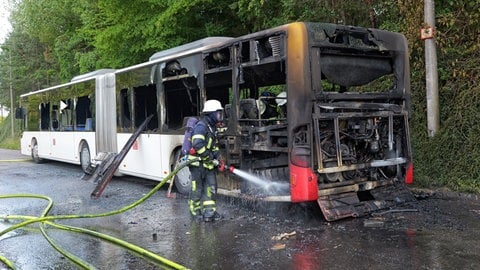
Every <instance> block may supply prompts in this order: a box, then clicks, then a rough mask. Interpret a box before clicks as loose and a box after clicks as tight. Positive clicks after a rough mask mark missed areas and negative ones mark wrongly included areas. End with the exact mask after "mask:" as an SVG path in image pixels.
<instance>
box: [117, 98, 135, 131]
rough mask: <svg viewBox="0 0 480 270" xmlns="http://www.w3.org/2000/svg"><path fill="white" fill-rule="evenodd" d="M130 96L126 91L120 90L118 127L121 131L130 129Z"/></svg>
mask: <svg viewBox="0 0 480 270" xmlns="http://www.w3.org/2000/svg"><path fill="white" fill-rule="evenodd" d="M130 99H131V95H130V91H128V89H122V90H120V102H119V104H120V112H119V122H120V123H119V125H120V128H121V130H122V131H128V130H129V129H130V128H131V127H132V113H131V111H130V105H131V102H130Z"/></svg>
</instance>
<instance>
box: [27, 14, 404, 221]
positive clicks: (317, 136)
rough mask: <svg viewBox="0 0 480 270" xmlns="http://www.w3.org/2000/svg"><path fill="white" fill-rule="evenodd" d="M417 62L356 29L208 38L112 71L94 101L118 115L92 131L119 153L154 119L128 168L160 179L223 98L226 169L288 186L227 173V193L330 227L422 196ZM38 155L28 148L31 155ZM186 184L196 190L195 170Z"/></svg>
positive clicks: (106, 113) (313, 27) (296, 27)
mask: <svg viewBox="0 0 480 270" xmlns="http://www.w3.org/2000/svg"><path fill="white" fill-rule="evenodd" d="M408 57H409V55H408V48H407V41H406V39H405V37H404V36H403V35H402V34H399V33H393V32H389V31H384V30H379V29H371V28H361V27H354V26H346V25H336V24H326V23H307V22H295V23H290V24H286V25H283V26H279V27H275V28H271V29H267V30H264V31H260V32H256V33H252V34H248V35H244V36H241V37H237V38H230V37H209V38H205V39H202V40H198V41H195V42H192V43H188V44H185V45H182V46H179V47H175V48H171V49H168V50H165V51H160V52H158V53H155V54H154V55H152V56H151V57H150V59H149V61H148V62H145V63H142V64H139V65H135V66H132V67H127V68H123V69H118V70H109V72H108V82H109V83H108V87H106V89H104V90H102V87H103V86H102V85H97V86H96V87H97V88H96V89H97V90H96V91H95V92H96V93H97V92H98V93H102V95H106V96H108V97H110V98H109V102H108V104H110V105H109V106H108V107H109V108H103V107H102V106H97V107H96V108H97V109H96V110H94V111H95V114H94V115H93V116H91V117H93V118H95V117H96V118H97V119H102V122H96V121H95V119H93V120H94V123H97V124H95V125H94V127H95V128H94V129H93V130H94V132H96V133H99V134H100V135H98V136H96V137H97V138H99V137H102V135H101V134H103V133H105V134H108V137H109V138H110V137H111V138H118V139H116V140H115V141H114V142H113V143H114V145H113V146H110V147H108V149H107V150H108V151H118V149H121V148H122V145H123V144H124V143H125V141H126V140H127V139H128V136H129V135H130V134H132V132H133V131H134V129H135V128H136V127H138V125H139V124H140V123H141V122H142V120H143V119H145V118H146V117H147V116H148V115H150V114H153V118H152V122H151V123H150V124H149V125H148V127H147V130H146V131H145V132H144V134H142V135H141V136H140V137H139V138H138V139H137V142H136V143H135V145H134V147H132V149H131V150H130V152H129V153H128V154H127V156H126V158H125V161H124V162H123V163H122V164H121V165H120V167H119V170H120V171H121V172H122V170H123V172H122V173H124V174H131V175H136V176H141V177H145V178H149V179H153V180H160V179H162V178H163V177H164V176H166V175H167V174H168V173H169V172H170V171H171V170H173V168H174V166H175V164H176V161H177V160H178V158H179V155H180V150H181V143H182V140H183V133H184V125H185V123H186V120H187V119H188V118H189V117H192V116H198V115H200V113H201V111H202V108H203V104H204V102H205V101H206V100H209V99H216V100H219V101H220V102H221V103H222V106H223V107H224V108H225V121H224V123H223V126H222V127H221V129H220V133H219V137H218V139H219V144H220V148H221V153H222V158H223V160H224V162H225V163H226V164H229V165H231V166H233V167H235V168H237V169H238V170H240V171H244V172H247V173H248V174H250V175H255V176H256V177H258V178H261V179H263V180H265V181H267V182H268V183H274V184H278V185H274V186H275V187H278V188H264V187H261V186H259V185H257V184H256V183H254V182H251V181H245V179H243V178H241V177H239V176H238V175H236V174H228V173H221V174H219V179H218V180H219V181H218V193H219V194H224V195H227V196H235V197H240V198H242V197H243V198H254V199H258V200H265V201H286V202H292V203H300V202H315V201H317V202H318V204H319V206H320V208H321V210H322V212H323V214H324V216H325V218H326V220H328V221H333V220H337V219H341V218H346V217H356V216H362V215H365V214H367V213H370V212H371V211H375V210H377V209H381V208H385V207H388V206H390V205H391V204H392V203H398V202H400V201H404V200H408V199H409V198H411V195H410V193H409V192H408V189H407V188H406V186H405V184H408V183H412V181H413V165H412V152H411V146H410V137H409V127H408V122H409V111H410V77H409V61H408ZM102 76H105V75H102ZM97 81H103V80H98V79H97ZM104 84H105V83H104ZM105 85H107V84H105ZM92 87H93V86H92ZM92 89H94V88H92ZM110 92H111V94H108V93H110ZM92 95H93V94H92ZM25 97H28V94H27V95H26V96H25ZM59 100H60V99H59ZM72 100H77V99H75V98H72ZM92 100H97V102H98V101H99V100H101V99H99V98H96V99H95V98H93V97H92ZM78 102H79V101H78ZM42 104H47V103H46V102H45V101H43V103H42ZM51 104H53V103H51ZM59 106H61V105H59ZM34 107H35V106H34ZM53 110H54V109H51V110H50V111H52V112H53ZM52 119H53V118H52ZM102 123H109V124H110V126H108V127H106V126H105V127H104V125H102ZM112 123H113V124H112ZM115 123H116V124H115ZM112 125H113V126H112ZM115 126H116V129H115ZM50 127H51V125H50ZM122 136H123V137H122ZM23 142H25V144H29V143H31V142H32V138H30V137H25V135H24V138H23V139H22V143H23ZM91 143H92V144H94V143H95V142H93V141H92V142H91ZM31 149H32V148H31V147H29V145H26V146H22V152H24V153H25V154H29V153H30V152H31ZM37 149H40V148H38V147H37ZM75 149H76V150H75V151H77V152H78V151H79V149H81V147H79V146H77V147H75ZM90 149H96V151H97V152H98V151H99V149H101V147H99V146H97V147H91V148H90ZM159 153H161V154H159ZM97 154H98V153H92V154H91V155H89V156H91V157H92V159H93V157H94V156H95V155H97ZM77 156H80V155H75V158H77V160H76V162H77V163H80V161H78V157H77ZM36 157H37V158H42V157H43V158H46V157H45V156H41V155H40V156H38V154H36ZM159 164H160V166H159ZM175 185H176V187H177V189H178V191H179V192H184V193H187V192H188V191H189V189H190V188H189V185H190V178H189V173H188V170H183V171H181V172H180V173H179V174H178V175H177V176H176V177H175Z"/></svg>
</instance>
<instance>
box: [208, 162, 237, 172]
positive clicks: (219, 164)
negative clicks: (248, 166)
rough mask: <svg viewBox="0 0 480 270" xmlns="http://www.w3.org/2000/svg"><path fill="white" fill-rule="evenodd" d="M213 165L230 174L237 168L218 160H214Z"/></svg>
mask: <svg viewBox="0 0 480 270" xmlns="http://www.w3.org/2000/svg"><path fill="white" fill-rule="evenodd" d="M213 164H214V165H215V166H216V167H218V170H219V171H221V172H223V171H225V170H226V171H228V172H230V173H233V171H234V170H235V168H234V167H233V166H231V165H225V163H223V161H218V160H214V161H213Z"/></svg>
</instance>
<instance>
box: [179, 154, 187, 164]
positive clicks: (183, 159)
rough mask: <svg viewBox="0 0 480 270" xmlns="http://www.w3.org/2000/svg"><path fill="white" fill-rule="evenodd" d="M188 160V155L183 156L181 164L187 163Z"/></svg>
mask: <svg viewBox="0 0 480 270" xmlns="http://www.w3.org/2000/svg"><path fill="white" fill-rule="evenodd" d="M187 160H188V156H187V155H184V156H182V157H181V158H180V162H182V163H183V162H187Z"/></svg>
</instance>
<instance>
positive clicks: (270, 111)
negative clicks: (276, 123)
mask: <svg viewBox="0 0 480 270" xmlns="http://www.w3.org/2000/svg"><path fill="white" fill-rule="evenodd" d="M274 97H275V95H274V94H272V93H271V92H269V91H264V92H263V93H262V94H261V98H260V102H259V103H258V104H259V108H258V109H259V111H260V115H261V118H262V119H274V118H276V117H277V116H278V112H277V104H275V100H274Z"/></svg>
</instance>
